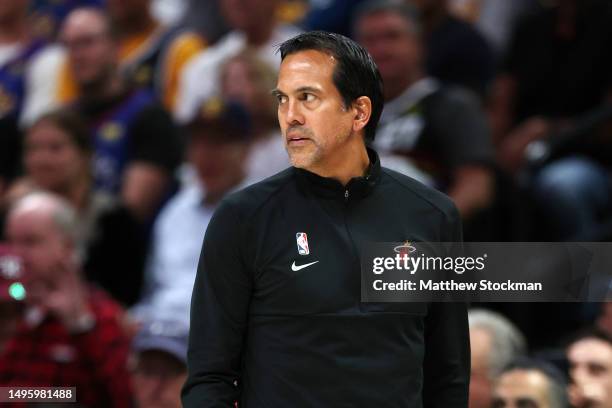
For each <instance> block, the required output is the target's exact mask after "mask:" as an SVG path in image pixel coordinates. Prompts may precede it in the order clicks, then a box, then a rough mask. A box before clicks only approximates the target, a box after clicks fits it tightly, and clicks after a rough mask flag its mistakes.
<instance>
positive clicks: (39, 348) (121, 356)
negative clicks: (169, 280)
mask: <svg viewBox="0 0 612 408" xmlns="http://www.w3.org/2000/svg"><path fill="white" fill-rule="evenodd" d="M90 307H91V310H92V312H93V314H94V315H95V317H96V324H95V326H94V328H93V329H91V330H90V331H88V332H85V333H80V334H70V333H69V332H68V331H67V330H66V329H65V328H64V326H63V325H62V324H61V323H60V322H59V320H57V319H56V318H55V317H53V316H45V317H42V320H39V321H38V322H36V324H35V325H33V324H32V323H31V322H27V321H26V322H24V323H23V324H22V325H21V327H20V329H19V331H18V333H17V334H16V335H15V337H14V338H13V339H12V340H11V341H10V342H9V344H8V345H7V348H6V350H5V352H4V353H3V355H2V357H0V385H1V386H19V387H25V386H34V387H52V386H55V387H76V398H77V402H78V403H79V405H82V406H86V407H109V408H110V407H130V406H131V398H132V396H131V390H130V384H129V375H128V371H127V357H128V352H129V347H130V339H129V338H128V336H127V335H126V334H125V332H124V330H123V328H122V326H121V324H120V319H121V316H122V313H123V311H122V309H121V308H120V306H119V305H118V304H117V303H115V302H114V301H113V300H111V299H110V298H109V297H108V295H106V294H105V293H104V292H102V291H100V290H97V289H92V290H90ZM3 406H4V405H3ZM7 406H8V405H7ZM15 406H20V405H19V404H15Z"/></svg>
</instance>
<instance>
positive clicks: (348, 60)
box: [278, 31, 384, 141]
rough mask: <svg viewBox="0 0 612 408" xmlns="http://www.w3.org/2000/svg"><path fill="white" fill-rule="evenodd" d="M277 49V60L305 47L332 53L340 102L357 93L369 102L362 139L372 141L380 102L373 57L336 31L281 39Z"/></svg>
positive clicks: (347, 102)
mask: <svg viewBox="0 0 612 408" xmlns="http://www.w3.org/2000/svg"><path fill="white" fill-rule="evenodd" d="M278 49H279V51H280V54H281V61H282V60H284V59H285V57H286V56H287V55H291V54H295V53H297V52H300V51H307V50H315V51H321V52H324V53H326V54H329V55H331V56H333V57H334V58H335V59H336V61H337V64H336V67H335V69H334V74H333V82H334V85H335V86H336V88H337V89H338V92H340V95H341V96H342V99H343V101H344V105H345V106H346V107H349V106H350V105H351V104H352V103H353V102H354V101H355V100H356V99H357V98H359V97H361V96H367V97H368V98H370V100H371V101H372V114H371V116H370V120H369V121H368V123H367V125H366V127H365V138H366V139H367V140H369V141H372V140H374V137H375V135H376V126H378V120H379V119H380V114H381V113H382V110H383V104H384V101H383V81H382V78H381V76H380V72H378V67H377V66H376V64H375V63H374V60H373V59H372V57H371V56H370V54H368V52H367V51H366V50H365V49H364V48H363V47H362V46H361V45H359V44H357V43H356V42H355V41H353V40H351V39H350V38H347V37H345V36H343V35H340V34H336V33H329V32H326V31H309V32H306V33H303V34H300V35H297V36H295V37H293V38H290V39H289V40H287V41H285V42H283V43H282V44H281V45H280V46H279V48H278Z"/></svg>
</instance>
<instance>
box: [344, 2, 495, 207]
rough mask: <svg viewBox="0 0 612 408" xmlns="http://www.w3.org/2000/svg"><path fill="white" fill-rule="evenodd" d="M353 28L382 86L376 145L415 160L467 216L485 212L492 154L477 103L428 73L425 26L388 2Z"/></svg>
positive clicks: (364, 12)
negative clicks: (425, 54)
mask: <svg viewBox="0 0 612 408" xmlns="http://www.w3.org/2000/svg"><path fill="white" fill-rule="evenodd" d="M355 24H356V30H355V32H356V36H357V39H358V41H359V42H361V43H362V44H363V45H364V47H365V48H366V49H367V50H368V52H369V53H370V54H371V55H372V57H373V58H374V61H375V62H376V64H377V65H378V68H379V70H380V73H381V76H382V78H383V81H384V83H385V89H384V91H385V108H384V110H383V113H382V116H381V118H380V124H379V127H378V131H377V134H376V139H375V141H374V146H375V147H376V148H377V149H378V150H379V151H380V152H381V153H383V154H384V153H392V154H395V155H400V156H404V157H407V158H409V160H412V161H413V162H414V163H415V164H416V165H417V166H418V167H419V168H420V169H421V170H422V171H424V172H425V173H427V174H429V175H430V176H431V177H432V178H433V179H434V181H435V187H437V188H438V189H440V190H442V191H445V192H447V194H448V195H449V196H450V197H451V198H452V199H453V200H454V202H455V204H456V205H457V207H458V209H459V211H460V212H461V214H462V216H463V217H464V218H465V219H467V218H469V217H470V216H472V215H473V214H474V213H475V212H476V211H478V210H480V209H483V208H486V207H487V206H488V205H489V203H490V202H491V199H492V195H493V175H492V171H491V165H492V162H493V157H494V156H493V150H492V146H491V144H490V140H489V131H488V128H487V124H486V119H485V116H484V114H483V112H482V111H481V108H480V104H479V102H478V99H477V98H476V97H475V96H474V95H472V94H471V93H469V92H468V91H466V90H463V89H461V88H457V87H452V88H451V87H444V86H441V85H440V84H439V83H438V82H437V81H436V80H434V79H433V78H431V77H427V76H426V75H425V72H424V70H423V54H424V52H425V51H424V45H423V44H422V41H421V34H420V28H419V27H420V26H419V23H418V20H417V19H416V17H415V14H414V12H413V11H412V9H411V8H410V7H408V6H406V5H403V4H398V3H397V2H394V1H385V0H381V1H374V2H372V3H367V4H366V5H364V7H363V8H362V9H361V10H360V13H359V14H358V17H357V18H356V20H355ZM383 163H384V162H383Z"/></svg>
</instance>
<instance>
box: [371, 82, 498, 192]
mask: <svg viewBox="0 0 612 408" xmlns="http://www.w3.org/2000/svg"><path fill="white" fill-rule="evenodd" d="M411 120H416V121H417V122H421V121H422V123H423V126H422V129H420V130H415V132H418V134H416V135H408V134H407V133H406V132H405V131H404V128H401V127H400V128H397V127H395V126H388V124H387V125H386V126H381V127H380V128H379V136H378V139H382V137H383V136H382V133H386V132H392V133H391V135H390V137H392V138H393V140H396V141H397V143H394V145H395V146H398V147H396V148H393V150H392V151H391V152H389V153H393V154H397V155H402V156H406V157H409V158H410V159H411V160H412V161H414V163H415V164H416V165H417V166H418V167H419V168H420V169H421V170H422V171H424V172H426V173H427V174H429V175H430V176H432V177H433V178H434V180H435V182H436V187H437V188H438V189H439V190H442V191H446V190H447V189H448V187H449V186H450V185H451V184H452V181H453V180H452V178H453V173H454V171H455V170H456V169H457V168H458V167H460V166H464V165H482V166H485V167H493V166H494V163H495V154H494V150H493V144H492V142H491V138H490V133H489V128H488V125H487V122H486V117H485V115H484V113H483V112H482V108H481V105H480V101H479V100H478V98H477V97H476V96H475V95H474V94H473V93H472V92H469V91H468V90H466V89H464V88H460V87H441V88H439V89H438V90H436V91H434V92H433V93H431V94H430V95H428V96H426V97H425V98H423V99H422V100H420V101H419V102H418V103H417V104H416V105H414V106H411V107H410V108H409V109H407V110H406V111H405V113H404V114H403V115H401V116H399V117H398V118H396V119H395V120H394V121H392V122H391V124H393V122H395V121H411ZM387 126H388V127H387ZM386 136H387V135H385V137H386ZM412 137H414V138H415V139H416V142H414V143H406V142H402V141H406V140H409V139H410V138H412Z"/></svg>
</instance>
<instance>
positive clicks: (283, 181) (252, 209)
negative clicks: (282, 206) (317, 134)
mask: <svg viewBox="0 0 612 408" xmlns="http://www.w3.org/2000/svg"><path fill="white" fill-rule="evenodd" d="M293 180H294V177H293V167H289V168H287V169H285V170H283V171H281V172H279V173H276V174H275V175H273V176H270V177H268V178H266V179H264V180H262V181H260V182H257V183H254V184H251V185H249V186H247V187H245V188H243V189H241V190H238V191H236V192H234V193H231V194H228V195H227V197H225V198H224V199H223V202H222V204H221V205H225V206H229V207H232V209H233V210H234V211H233V212H234V213H235V214H236V215H237V216H238V217H239V218H241V219H244V220H247V219H249V218H250V217H252V216H253V215H255V213H257V212H258V211H259V210H260V209H261V208H262V207H265V206H266V205H267V204H268V203H270V202H271V201H272V200H273V198H274V197H276V196H277V195H278V194H279V193H280V192H281V191H282V190H283V187H285V186H286V185H287V184H289V183H290V182H292V181H293Z"/></svg>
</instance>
